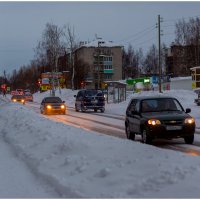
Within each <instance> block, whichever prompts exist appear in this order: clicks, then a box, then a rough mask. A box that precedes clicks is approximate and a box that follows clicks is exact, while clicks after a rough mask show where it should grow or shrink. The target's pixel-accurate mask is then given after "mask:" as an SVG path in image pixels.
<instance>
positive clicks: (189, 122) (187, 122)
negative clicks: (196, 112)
mask: <svg viewBox="0 0 200 200" xmlns="http://www.w3.org/2000/svg"><path fill="white" fill-rule="evenodd" d="M184 123H185V124H194V123H195V120H194V118H186V119H185V121H184Z"/></svg>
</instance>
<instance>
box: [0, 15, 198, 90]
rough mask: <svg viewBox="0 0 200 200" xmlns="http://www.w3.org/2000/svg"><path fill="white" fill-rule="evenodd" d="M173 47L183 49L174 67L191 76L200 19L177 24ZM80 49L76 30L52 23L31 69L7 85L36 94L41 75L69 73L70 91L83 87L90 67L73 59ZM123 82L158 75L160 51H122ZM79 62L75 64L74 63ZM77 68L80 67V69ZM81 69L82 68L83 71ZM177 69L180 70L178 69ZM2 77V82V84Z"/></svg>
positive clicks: (163, 57)
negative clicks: (60, 72) (81, 83)
mask: <svg viewBox="0 0 200 200" xmlns="http://www.w3.org/2000/svg"><path fill="white" fill-rule="evenodd" d="M172 42H173V46H177V47H180V48H177V49H179V50H178V51H174V55H173V57H174V58H176V59H175V61H174V67H176V68H177V69H178V70H179V72H178V73H177V74H179V75H182V76H184V75H188V69H189V68H190V67H194V66H197V65H200V19H199V18H198V17H197V18H190V19H189V20H188V21H186V20H184V19H182V20H179V21H178V22H176V23H175V38H174V41H173V40H172ZM78 46H79V41H78V40H77V38H76V36H75V30H74V27H72V26H70V25H69V24H68V25H64V26H62V27H59V26H57V25H55V24H53V23H47V24H46V26H45V29H44V31H43V33H42V37H41V40H40V41H39V42H38V43H37V45H36V48H35V49H34V58H33V59H32V60H31V61H30V64H29V65H26V66H21V67H20V68H19V70H14V71H13V72H12V74H11V75H7V77H6V82H7V83H8V84H9V85H10V86H11V88H12V89H16V88H22V89H23V88H24V89H25V88H29V89H31V91H33V92H35V91H37V90H38V85H37V81H38V79H39V78H40V75H41V73H43V72H51V71H66V69H67V70H68V75H69V77H70V83H69V84H70V87H71V88H72V89H76V88H79V87H80V85H79V84H80V81H82V80H84V77H85V76H86V75H87V71H88V66H87V63H83V62H82V61H81V60H77V59H75V58H73V56H74V54H73V53H72V52H74V50H75V49H76V48H77V47H78ZM166 49H167V48H166V45H165V44H162V45H161V61H162V62H161V68H162V73H163V74H165V73H168V70H167V68H166V58H167V52H166ZM122 56H123V57H122V60H123V66H122V67H123V78H124V79H126V78H130V77H131V78H136V77H140V76H142V75H144V74H145V75H148V74H149V75H151V74H158V70H159V69H158V48H157V45H155V44H152V46H151V47H150V48H149V49H148V51H147V52H146V53H145V54H144V52H143V49H142V48H139V49H135V48H134V46H133V45H132V44H129V46H128V48H127V49H123V53H122ZM75 62H76V63H75ZM76 66H79V68H78V69H77V68H76ZM80 66H81V67H80ZM177 66H178V67H177ZM3 81H5V80H3V78H2V77H0V82H3Z"/></svg>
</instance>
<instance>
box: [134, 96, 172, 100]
mask: <svg viewBox="0 0 200 200" xmlns="http://www.w3.org/2000/svg"><path fill="white" fill-rule="evenodd" d="M168 98H170V99H176V98H174V97H171V96H138V97H132V99H138V100H148V99H168Z"/></svg>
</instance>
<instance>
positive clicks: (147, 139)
mask: <svg viewBox="0 0 200 200" xmlns="http://www.w3.org/2000/svg"><path fill="white" fill-rule="evenodd" d="M142 142H143V143H145V144H151V143H152V138H151V137H150V136H149V134H148V131H147V129H146V128H144V129H143V131H142Z"/></svg>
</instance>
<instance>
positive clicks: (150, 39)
mask: <svg viewBox="0 0 200 200" xmlns="http://www.w3.org/2000/svg"><path fill="white" fill-rule="evenodd" d="M155 38H157V36H153V37H151V38H149V39H148V40H145V41H143V42H140V43H136V44H134V46H138V45H142V44H144V43H147V42H149V41H152V40H153V39H155Z"/></svg>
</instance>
